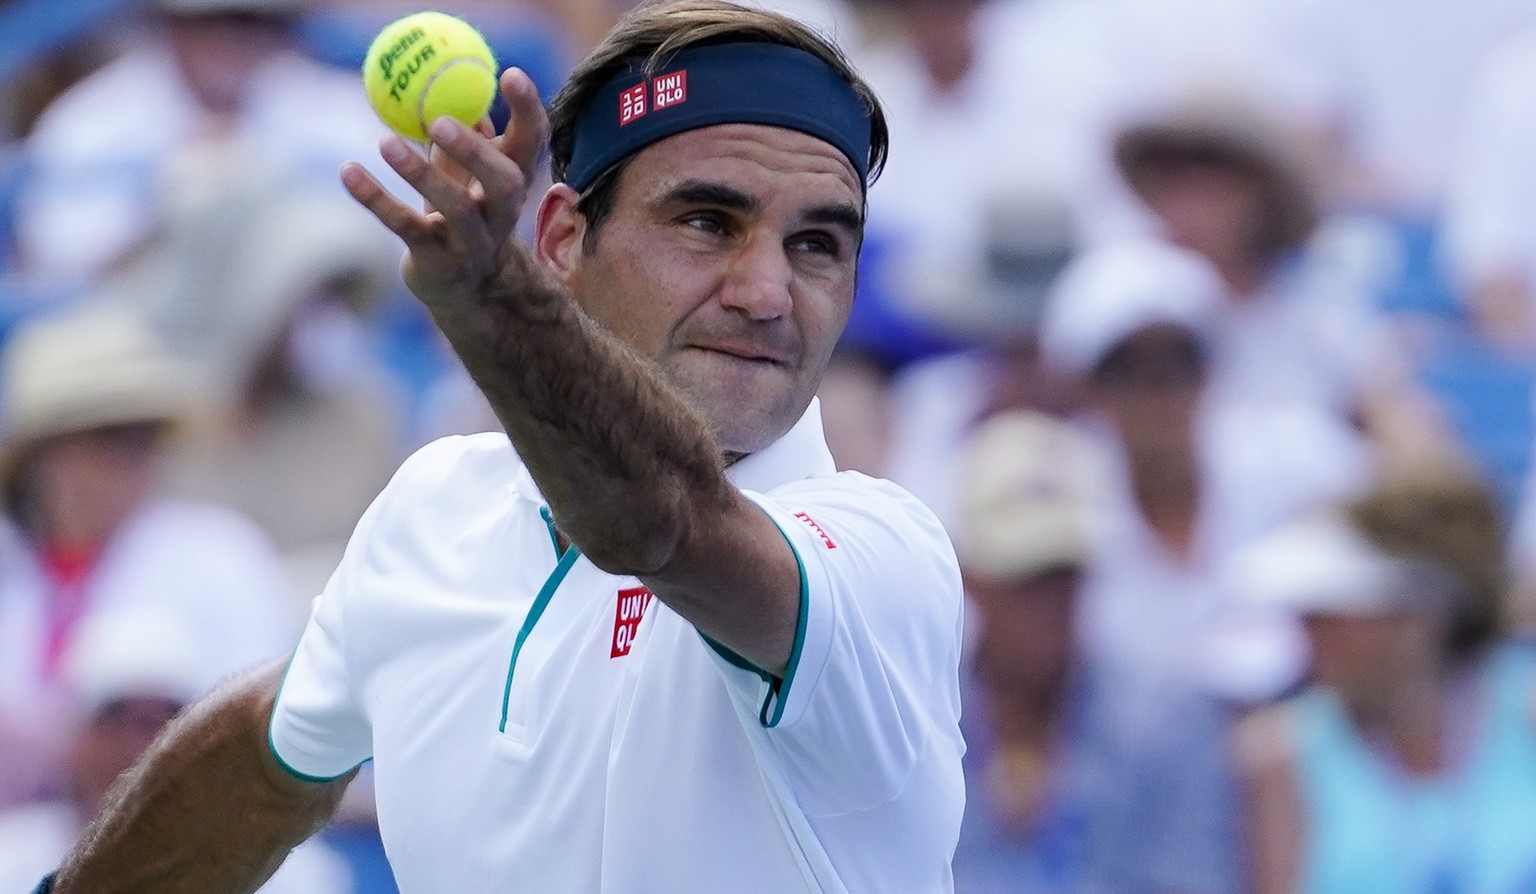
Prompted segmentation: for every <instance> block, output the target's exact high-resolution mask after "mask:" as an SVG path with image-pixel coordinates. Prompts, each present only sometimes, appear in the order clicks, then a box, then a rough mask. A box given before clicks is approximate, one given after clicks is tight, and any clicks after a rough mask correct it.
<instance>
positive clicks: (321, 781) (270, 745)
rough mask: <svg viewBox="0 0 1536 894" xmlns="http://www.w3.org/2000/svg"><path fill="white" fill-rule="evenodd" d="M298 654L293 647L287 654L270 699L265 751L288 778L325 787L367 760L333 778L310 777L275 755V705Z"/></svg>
mask: <svg viewBox="0 0 1536 894" xmlns="http://www.w3.org/2000/svg"><path fill="white" fill-rule="evenodd" d="M298 654H299V650H298V648H297V647H295V648H294V650H293V651H292V652H291V653H289V655H288V664H287V666H286V667H284V668H283V679H282V680H281V681H279V682H278V684H277V695H275V696H273V698H272V713H271V714H269V715H268V716H267V751H269V752H271V754H272V760H273V761H275V762H276V763H277V765H278V766H279V767H281V768H282V770H283V772H284V773H287V774H288V775H289V776H292V777H294V778H295V779H299V780H302V781H304V782H313V783H314V784H316V785H325V784H326V783H329V782H335V781H336V780H338V779H341V778H343V777H345V776H349V775H351V774H352V773H355V772H357V767H361V766H362V765H363V764H366V763H368V760H369V759H365V760H363V761H362V762H361V763H359V764H358V765H357V767H353V768H352V769H350V770H347V771H346V772H344V773H338V774H336V775H335V776H311V775H309V774H308V773H301V772H299V771H298V770H295V769H294V768H293V767H292V766H290V765H289V764H288V762H287V761H285V760H283V756H282V755H281V754H278V753H277V742H276V741H274V740H273V738H272V721H273V720H274V719H275V718H276V717H277V703H278V702H279V701H280V700H282V697H283V687H284V686H287V685H288V672H289V671H291V670H293V659H294V657H295V656H297V655H298ZM370 759H371V758H370Z"/></svg>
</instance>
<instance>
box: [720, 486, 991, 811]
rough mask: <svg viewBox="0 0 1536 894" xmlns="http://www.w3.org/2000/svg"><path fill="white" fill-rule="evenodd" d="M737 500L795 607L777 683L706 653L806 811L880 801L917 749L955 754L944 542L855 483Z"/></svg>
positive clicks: (891, 501) (901, 497)
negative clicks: (762, 529)
mask: <svg viewBox="0 0 1536 894" xmlns="http://www.w3.org/2000/svg"><path fill="white" fill-rule="evenodd" d="M747 496H748V497H750V498H751V499H752V500H753V501H754V502H756V503H757V505H758V506H760V507H761V508H762V509H763V511H765V512H766V513H768V515H769V516H770V517H771V518H772V519H773V520H774V522H775V523H776V524H777V525H778V527H779V529H780V531H781V532H782V533H783V535H784V538H785V540H786V541H788V543H789V545H790V547H791V549H793V550H794V552H795V555H796V557H797V558H798V560H799V563H800V568H801V608H800V619H799V626H798V628H797V631H796V636H795V643H794V649H793V651H792V653H791V655H790V659H789V663H788V667H787V668H786V670H785V673H784V676H783V677H782V678H780V679H775V678H772V677H768V676H767V675H765V674H762V673H761V672H755V671H753V670H752V669H751V668H750V666H748V665H746V664H745V662H743V661H742V660H741V659H739V658H738V657H736V656H733V655H731V654H730V653H728V652H726V651H724V650H723V649H719V648H718V647H717V648H716V649H715V654H716V656H717V658H718V659H719V664H720V665H721V668H722V671H723V673H724V675H725V678H726V680H727V682H728V683H729V684H730V686H731V689H732V693H733V698H734V699H735V701H736V703H737V705H738V708H739V709H740V710H742V711H747V712H751V713H752V714H753V715H754V716H755V719H756V721H757V723H759V724H760V725H761V726H763V727H765V728H766V729H767V730H768V732H769V734H770V738H771V740H772V742H773V743H774V747H775V748H777V749H778V750H779V751H780V753H781V754H782V756H783V757H784V764H785V766H786V767H788V768H790V773H791V777H792V779H791V782H792V784H793V785H795V787H796V788H797V789H798V790H799V792H798V794H799V796H800V797H801V799H802V803H805V804H806V806H808V807H809V808H810V809H812V810H814V811H817V812H825V813H845V812H848V811H851V810H858V809H862V808H864V807H869V806H873V805H876V804H880V803H883V802H884V801H886V800H889V799H890V798H891V797H893V796H894V795H895V794H897V793H898V792H899V791H900V790H901V788H902V786H903V785H904V784H905V783H906V782H907V780H908V778H909V776H910V774H911V772H912V768H913V767H914V766H915V765H916V763H917V762H918V760H919V759H920V757H921V756H922V754H923V752H924V749H927V748H936V747H941V748H954V749H955V750H956V753H957V756H958V751H959V750H960V749H961V748H962V747H963V746H961V745H960V744H959V731H958V730H959V715H960V697H959V653H960V636H961V608H962V603H963V599H962V595H961V584H960V572H959V567H958V563H957V562H956V560H955V555H954V550H953V548H952V547H951V545H950V542H949V538H948V537H947V536H946V535H945V533H944V530H943V528H942V527H941V526H940V524H939V522H938V520H937V518H935V517H934V515H933V513H931V512H930V511H928V509H927V508H926V507H924V506H923V505H922V503H920V502H919V501H918V500H917V499H916V498H915V497H913V496H911V495H910V494H908V493H906V492H905V491H903V490H902V489H900V488H899V487H897V486H896V485H894V484H891V483H890V482H886V481H879V480H876V479H872V478H868V477H866V476H863V475H859V474H857V473H850V472H844V473H841V474H839V475H837V476H833V477H828V478H817V479H808V480H806V481H802V482H796V483H794V484H791V485H786V486H785V487H782V488H778V489H776V490H774V491H773V492H771V493H768V494H756V493H750V492H749V493H748V494H747ZM842 755H857V759H856V760H844V759H841V757H838V756H842ZM829 757H837V759H829Z"/></svg>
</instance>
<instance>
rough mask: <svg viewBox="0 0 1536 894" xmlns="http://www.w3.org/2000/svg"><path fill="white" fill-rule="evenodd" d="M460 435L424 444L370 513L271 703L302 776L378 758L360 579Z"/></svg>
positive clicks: (277, 748) (279, 749)
mask: <svg viewBox="0 0 1536 894" xmlns="http://www.w3.org/2000/svg"><path fill="white" fill-rule="evenodd" d="M457 440H461V439H455V438H446V439H443V440H441V441H437V442H434V443H433V444H430V445H428V446H427V447H424V448H422V449H421V450H420V451H418V452H417V453H416V454H414V455H413V456H412V457H411V458H410V459H408V460H406V462H405V463H404V464H403V465H402V466H401V467H400V470H399V471H398V472H396V474H395V476H394V478H393V479H392V480H391V481H390V483H389V485H388V486H386V487H385V488H384V490H383V492H382V493H380V494H379V496H378V497H377V498H376V499H375V500H374V501H373V504H372V505H371V506H369V507H368V510H367V511H366V512H364V513H363V517H362V519H361V520H359V521H358V523H357V527H356V528H354V529H353V532H352V538H351V540H350V541H349V542H348V543H347V548H346V551H345V553H343V555H342V559H341V562H340V564H339V565H338V566H337V568H336V571H335V573H334V574H332V575H331V579H330V581H329V582H328V583H327V584H326V586H325V589H324V590H323V591H322V592H321V593H320V595H319V596H317V597H315V600H314V603H313V604H312V607H311V609H310V615H309V620H308V622H307V623H306V625H305V627H304V632H303V634H302V635H300V637H299V643H298V646H297V647H296V648H295V649H294V651H293V656H292V657H291V658H290V659H289V662H288V669H287V671H286V673H285V674H284V675H283V681H282V685H281V687H280V688H279V689H278V694H277V700H276V703H275V704H274V705H273V708H272V720H271V724H270V726H269V728H268V742H269V744H270V745H271V749H272V755H273V757H275V758H276V759H277V762H278V764H280V765H281V766H282V767H283V768H284V769H286V770H288V771H289V772H290V773H292V774H293V775H295V776H297V777H299V778H300V779H306V780H309V781H312V782H326V781H330V780H332V779H336V778H338V777H341V776H344V775H346V774H347V773H350V772H351V771H352V770H354V769H356V768H357V766H358V765H359V764H361V763H363V762H364V761H366V760H368V759H369V758H371V757H372V756H373V729H372V724H371V722H370V721H369V718H368V715H367V711H366V709H365V706H364V705H363V703H362V701H361V699H360V698H359V697H358V688H357V686H358V683H359V681H358V680H357V679H356V678H355V671H354V662H355V661H356V657H355V656H354V655H351V654H350V653H349V651H348V641H349V635H350V637H351V638H353V639H355V638H356V637H357V636H358V634H359V631H358V630H356V629H349V628H352V627H353V625H354V624H355V623H356V622H355V620H354V617H355V615H356V612H355V609H353V608H352V606H355V605H356V604H357V603H358V600H359V599H360V598H362V596H363V595H364V594H362V593H358V592H355V590H356V589H357V587H356V585H355V580H356V579H358V578H359V577H361V576H362V574H361V572H362V569H364V568H365V567H366V564H367V563H368V562H369V561H370V558H369V557H370V554H371V553H373V552H374V549H373V547H374V544H375V543H377V542H381V541H382V539H383V538H385V537H387V535H388V530H389V524H388V519H389V518H390V517H391V516H392V512H393V510H392V507H395V506H400V505H402V504H407V505H408V503H409V496H408V495H409V494H410V493H411V492H413V491H415V490H416V489H417V488H418V487H419V486H420V485H419V480H418V479H420V478H422V470H423V469H424V468H428V467H431V466H432V465H434V464H436V463H437V462H438V460H439V459H440V458H441V457H442V456H444V455H446V454H447V452H448V451H451V450H452V449H454V448H453V447H452V446H451V445H452V444H453V443H454V442H456V441H457Z"/></svg>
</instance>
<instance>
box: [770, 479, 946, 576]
mask: <svg viewBox="0 0 1536 894" xmlns="http://www.w3.org/2000/svg"><path fill="white" fill-rule="evenodd" d="M765 496H767V497H768V498H769V499H771V500H773V501H774V502H775V503H778V504H779V505H781V506H784V507H785V508H787V509H790V510H791V512H792V514H795V515H796V517H797V518H800V516H801V515H802V514H803V515H806V516H809V518H802V519H801V520H802V521H806V522H809V521H810V520H811V519H814V518H816V517H817V516H816V513H817V512H820V513H822V514H823V516H824V517H826V518H827V519H828V520H829V522H831V523H833V524H835V525H837V526H838V527H839V528H841V529H845V533H847V534H849V535H850V536H854V537H876V538H881V537H898V538H900V539H901V540H902V541H903V542H907V543H910V544H912V545H914V546H915V545H918V544H927V545H931V546H933V547H934V548H935V549H938V550H939V551H940V552H942V553H946V554H949V555H951V556H952V554H953V550H952V548H951V547H950V543H949V536H948V535H947V534H946V533H945V531H944V526H943V525H942V524H941V523H940V522H939V518H938V516H937V515H936V514H935V513H934V512H933V510H931V509H929V508H928V506H927V505H926V504H924V503H923V501H922V500H919V499H918V498H917V497H916V496H913V494H912V493H911V492H910V491H908V490H907V489H906V488H903V487H902V486H901V485H899V484H896V483H895V482H893V481H889V480H887V479H884V478H874V477H871V476H869V475H865V474H864V473H862V472H854V471H844V472H838V473H837V474H835V475H824V476H816V477H811V478H803V479H800V480H798V481H793V482H790V483H788V484H784V485H781V486H779V487H776V488H774V489H773V490H771V491H769V492H768V493H767V494H766V495H765ZM821 533H823V534H826V535H828V536H830V534H831V530H830V529H828V530H825V531H823V532H821Z"/></svg>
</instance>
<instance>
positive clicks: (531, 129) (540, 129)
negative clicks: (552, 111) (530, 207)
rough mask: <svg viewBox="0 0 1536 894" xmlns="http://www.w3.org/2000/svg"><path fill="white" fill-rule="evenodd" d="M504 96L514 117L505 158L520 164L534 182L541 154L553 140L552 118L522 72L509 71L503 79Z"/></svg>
mask: <svg viewBox="0 0 1536 894" xmlns="http://www.w3.org/2000/svg"><path fill="white" fill-rule="evenodd" d="M501 94H502V96H504V97H505V98H506V100H507V107H508V108H509V109H510V110H511V116H510V117H509V118H508V119H507V132H506V133H505V134H503V135H502V138H501V152H502V154H503V155H505V156H507V157H508V158H510V159H512V160H513V161H514V162H517V166H518V167H519V168H522V169H523V172H524V176H525V178H526V179H528V180H529V181H532V180H533V177H534V173H535V171H536V170H537V168H538V165H539V153H540V152H541V151H543V149H544V143H545V141H546V140H548V139H549V116H548V115H547V114H545V112H544V101H543V100H541V99H540V98H539V91H538V89H537V88H535V87H534V86H533V81H532V80H530V79H529V77H528V75H527V74H526V73H524V72H523V70H522V69H520V68H509V69H507V70H506V71H505V72H503V73H502V75H501Z"/></svg>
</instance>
